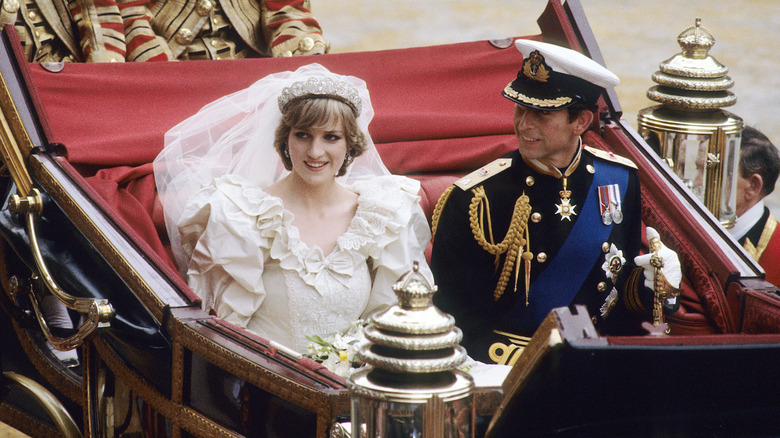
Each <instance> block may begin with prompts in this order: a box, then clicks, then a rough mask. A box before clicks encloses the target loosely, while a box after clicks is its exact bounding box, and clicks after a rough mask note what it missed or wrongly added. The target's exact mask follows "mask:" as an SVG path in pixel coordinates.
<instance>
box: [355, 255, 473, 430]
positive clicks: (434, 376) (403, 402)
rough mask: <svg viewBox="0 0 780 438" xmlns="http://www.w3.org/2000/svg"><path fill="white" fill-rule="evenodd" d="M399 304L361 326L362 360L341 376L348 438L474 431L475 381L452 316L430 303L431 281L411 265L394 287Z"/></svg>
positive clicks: (431, 295) (432, 291)
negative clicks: (347, 402)
mask: <svg viewBox="0 0 780 438" xmlns="http://www.w3.org/2000/svg"><path fill="white" fill-rule="evenodd" d="M393 290H394V291H395V293H396V295H397V296H398V301H399V302H398V304H397V305H394V306H392V307H390V308H389V309H387V310H385V311H380V312H379V313H377V314H375V315H374V316H373V318H372V322H371V323H370V324H369V325H368V326H366V328H365V332H364V334H365V337H366V340H367V341H366V342H365V343H364V344H363V345H362V346H361V348H360V350H359V353H358V354H359V356H360V358H361V359H362V360H363V362H365V363H366V364H368V365H369V366H367V367H365V368H362V369H360V370H358V371H356V372H355V373H354V374H352V376H350V378H349V379H348V380H347V386H348V387H349V389H350V393H351V403H352V413H351V422H352V437H353V438H362V437H371V438H375V437H399V438H400V437H419V436H423V437H452V438H460V437H473V436H474V422H475V420H476V416H475V412H476V411H475V405H474V395H473V393H474V381H473V379H472V378H471V376H469V375H468V374H467V373H465V372H463V371H460V370H458V369H456V368H457V367H458V365H460V364H461V363H463V361H464V360H465V359H466V350H465V349H464V348H463V347H461V346H460V345H459V343H460V340H461V339H462V337H463V333H462V332H461V331H460V329H459V328H457V327H456V326H455V319H454V318H453V317H452V316H451V315H448V314H445V313H443V312H441V311H440V310H439V309H437V308H436V307H435V306H433V304H432V303H431V298H432V297H433V294H434V293H435V292H436V287H435V286H433V287H431V285H430V284H429V283H428V281H427V280H426V279H425V277H423V276H422V275H421V274H420V273H419V267H418V265H417V263H415V265H414V268H413V270H412V271H411V272H408V273H407V274H405V275H404V276H403V277H401V279H400V280H398V282H397V283H396V284H395V285H394V286H393Z"/></svg>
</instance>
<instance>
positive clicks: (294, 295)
mask: <svg viewBox="0 0 780 438" xmlns="http://www.w3.org/2000/svg"><path fill="white" fill-rule="evenodd" d="M349 188H350V189H351V190H353V191H354V192H355V193H357V194H358V195H359V197H358V206H357V211H356V213H355V216H354V217H353V218H352V221H351V222H350V224H349V228H348V230H347V231H346V232H345V233H344V234H343V235H341V236H340V237H339V238H338V240H337V243H336V247H335V249H334V250H333V251H332V252H331V253H330V254H324V253H323V252H322V250H321V249H320V248H319V247H316V246H314V247H309V246H308V245H306V244H305V243H304V242H302V241H301V240H300V238H299V232H298V229H297V228H296V227H295V225H294V224H293V215H292V213H290V212H289V211H287V210H285V209H284V205H283V204H282V200H281V199H279V198H277V197H274V196H271V195H269V194H267V193H266V192H264V191H263V190H262V189H261V188H260V187H259V186H257V185H254V184H252V183H249V182H248V181H246V180H244V179H243V178H241V177H238V176H235V175H226V176H223V177H220V178H217V179H215V180H214V182H213V183H211V184H209V185H207V186H205V187H203V188H202V189H201V190H200V191H198V192H197V193H196V194H195V195H194V196H193V197H192V198H191V199H190V201H189V202H188V204H187V206H186V208H185V210H184V213H183V215H182V217H181V219H180V220H179V232H180V233H181V242H182V249H183V251H184V253H185V254H187V255H188V257H189V263H188V266H187V267H186V271H187V282H188V284H189V285H190V287H191V288H192V289H193V290H194V291H195V292H196V293H197V294H198V295H199V296H200V297H201V298H202V300H203V308H204V309H205V310H207V311H208V310H211V309H213V310H215V311H216V314H217V315H218V316H219V317H221V318H223V319H225V320H227V321H228V322H231V323H233V324H235V325H237V326H239V327H244V328H247V329H249V330H251V331H253V332H255V333H257V334H259V335H260V336H262V337H264V338H266V339H269V340H273V341H276V342H278V343H280V344H282V345H285V346H287V347H290V348H292V349H294V350H296V351H298V352H302V353H303V352H305V351H306V348H305V347H306V345H307V344H308V340H307V339H306V336H307V335H320V336H327V335H330V334H333V333H336V332H340V331H342V330H344V329H346V328H347V327H348V326H349V325H350V324H351V323H352V322H354V321H355V320H357V319H359V318H366V317H368V316H370V315H371V314H372V313H373V312H374V311H376V310H379V309H382V308H384V307H386V306H389V305H392V304H395V303H396V302H397V298H396V296H395V293H394V292H393V290H392V285H393V284H394V283H395V282H396V281H397V280H398V279H399V278H400V277H401V276H402V275H403V274H404V273H406V272H407V271H409V270H410V269H411V268H412V264H413V262H415V261H418V262H419V264H420V272H422V273H423V274H424V275H425V276H426V278H427V279H428V281H430V282H431V284H433V277H432V275H431V273H430V270H429V268H428V265H427V263H426V262H425V258H424V257H425V256H424V251H425V248H426V246H427V245H428V242H429V240H430V237H431V236H430V230H429V228H428V223H427V221H426V219H425V216H424V215H423V212H422V208H421V207H420V205H419V202H418V201H419V197H418V196H417V192H418V190H419V183H418V182H417V181H415V180H412V179H409V178H406V177H401V176H394V175H387V176H379V177H375V178H371V179H366V180H362V181H358V182H355V183H353V184H352V185H351V186H349Z"/></svg>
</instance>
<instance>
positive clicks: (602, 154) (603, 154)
mask: <svg viewBox="0 0 780 438" xmlns="http://www.w3.org/2000/svg"><path fill="white" fill-rule="evenodd" d="M585 150H586V151H588V152H590V153H591V154H593V155H595V156H596V157H598V158H601V159H602V160H607V161H611V162H613V163H618V164H622V165H624V166H627V167H631V168H634V169H636V168H637V167H636V164H634V162H633V161H631V160H630V159H628V158H626V157H622V156H620V155H615V154H613V153H612V152H607V151H605V150H603V149H596V148H593V147H590V146H585Z"/></svg>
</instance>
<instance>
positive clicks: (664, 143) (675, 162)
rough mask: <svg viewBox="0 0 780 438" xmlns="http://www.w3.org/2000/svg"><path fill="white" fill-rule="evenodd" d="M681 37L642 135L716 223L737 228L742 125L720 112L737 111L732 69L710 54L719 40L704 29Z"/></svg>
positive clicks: (653, 92)
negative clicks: (735, 224)
mask: <svg viewBox="0 0 780 438" xmlns="http://www.w3.org/2000/svg"><path fill="white" fill-rule="evenodd" d="M695 23H696V24H695V25H694V26H690V27H688V28H686V29H685V30H683V31H682V32H681V33H680V35H679V36H678V37H677V42H678V43H679V44H680V47H681V48H682V53H678V54H677V55H675V56H673V57H671V58H669V59H667V60H666V61H664V62H662V63H661V64H660V71H657V72H655V73H654V74H653V76H652V79H653V81H654V82H656V83H657V84H658V85H656V86H653V87H652V88H650V89H649V90H648V91H647V97H648V98H649V99H650V100H653V101H656V102H660V103H661V105H656V106H653V107H650V108H645V109H643V110H641V111H640V112H639V116H638V119H639V121H638V128H639V133H640V135H642V137H644V139H645V140H646V141H647V142H648V144H649V145H650V146H652V147H653V148H654V149H655V151H656V152H657V153H658V154H659V155H660V156H661V158H662V159H663V160H664V161H665V162H666V163H667V164H668V165H669V166H670V167H671V168H672V170H673V172H674V173H675V174H676V175H677V176H678V177H680V179H682V181H683V183H684V184H685V185H686V186H687V187H688V188H689V189H690V190H691V191H692V192H693V194H694V195H695V196H696V197H697V198H698V199H699V200H700V201H701V202H702V203H703V204H704V206H705V207H706V208H707V209H708V210H709V211H710V212H711V213H712V214H713V216H715V218H717V219H718V220H719V221H720V223H721V224H722V225H723V226H724V227H726V228H731V227H733V226H734V223H735V222H736V200H737V199H736V184H737V173H738V166H739V149H740V141H741V136H742V127H743V122H742V119H741V118H739V117H737V116H736V115H734V114H731V113H729V112H727V111H724V110H722V109H721V108H723V107H726V106H730V105H734V104H735V103H736V101H737V97H736V96H735V95H734V94H733V93H732V92H730V91H728V89H729V88H731V87H732V86H733V85H734V81H733V80H732V79H731V78H730V77H729V76H727V73H728V68H727V67H726V66H724V65H723V64H721V63H719V62H718V61H716V60H715V59H714V58H713V57H712V56H710V55H709V54H708V52H709V50H710V48H712V46H713V45H714V44H715V38H714V37H713V36H712V34H711V33H710V32H709V31H708V30H707V29H706V28H705V27H703V26H702V25H701V19H700V18H697V19H696V22H695Z"/></svg>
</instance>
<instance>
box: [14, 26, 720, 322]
mask: <svg viewBox="0 0 780 438" xmlns="http://www.w3.org/2000/svg"><path fill="white" fill-rule="evenodd" d="M520 61H521V58H520V54H519V52H518V51H517V50H515V49H514V48H513V47H510V48H506V49H499V48H496V47H493V46H492V45H491V44H490V43H488V42H487V41H479V42H473V43H461V44H452V45H445V46H435V47H422V48H414V49H404V50H388V51H378V52H362V53H345V54H334V55H323V56H316V57H302V58H266V59H251V60H237V61H220V62H209V61H192V62H187V63H175V62H171V63H129V64H121V65H120V64H68V65H66V66H65V68H64V69H63V70H62V71H61V72H56V73H55V72H50V71H47V70H46V69H45V68H43V66H41V65H39V64H31V65H29V67H30V68H29V71H27V72H25V73H26V74H28V75H29V77H27V81H28V86H29V88H30V92H31V94H32V98H33V101H34V103H35V104H36V107H37V108H38V109H39V112H40V116H41V119H42V123H43V128H44V131H45V135H46V137H47V140H48V142H49V143H53V144H59V145H61V146H62V150H63V151H64V154H65V156H66V159H65V163H64V166H65V167H66V168H70V169H71V170H72V174H73V176H74V178H75V179H77V180H80V181H81V183H82V186H83V187H84V188H85V190H87V191H89V192H91V193H92V195H93V197H94V198H95V199H96V201H97V202H98V203H99V204H100V205H101V206H102V207H103V208H104V209H105V211H106V212H107V213H108V214H109V215H110V216H111V217H113V218H114V219H115V220H116V221H117V222H118V223H119V224H120V225H121V226H122V228H123V229H124V230H125V231H126V232H127V234H128V235H129V236H130V237H131V239H133V240H134V241H136V242H137V243H138V244H139V246H140V247H141V248H142V249H145V250H146V251H147V252H148V253H149V256H150V257H151V258H153V259H155V260H156V261H157V262H158V263H159V264H160V265H161V266H165V269H166V270H168V272H172V273H175V272H176V271H175V268H174V266H173V262H172V259H171V257H170V255H169V251H168V247H167V237H166V236H167V233H166V232H165V228H164V225H163V220H162V217H163V216H162V210H161V207H160V204H159V202H158V200H157V198H156V193H155V188H154V187H155V186H154V181H153V176H152V166H151V164H150V163H151V161H152V160H153V159H154V157H155V156H156V155H157V154H158V153H159V152H160V150H161V149H162V147H163V143H164V142H163V136H164V134H165V132H166V131H167V130H168V129H170V128H171V127H173V126H174V125H176V124H178V123H179V122H180V121H182V120H184V119H185V118H187V117H189V116H191V115H193V114H194V113H196V112H197V111H198V110H199V109H200V108H201V107H203V106H204V105H206V104H207V103H209V102H211V101H213V100H215V99H217V98H219V97H221V96H224V95H226V94H229V93H232V92H234V91H237V90H240V89H243V88H245V87H247V86H249V85H250V84H252V83H254V82H255V81H256V80H258V79H260V78H262V77H263V76H265V75H267V74H269V73H273V72H278V71H285V70H294V69H296V68H297V67H298V66H300V65H302V64H306V63H311V62H318V63H320V64H322V65H324V66H326V67H327V68H329V69H330V70H332V71H334V72H336V73H340V74H350V75H354V76H357V77H360V78H362V79H364V80H365V81H366V83H367V84H368V87H369V90H370V91H371V96H372V102H373V104H374V108H375V111H376V115H375V117H374V120H373V121H372V123H371V125H370V127H369V130H370V133H371V135H372V137H373V138H374V141H375V143H376V144H377V148H378V149H379V152H380V154H381V156H382V158H383V160H384V162H385V164H386V165H387V167H388V168H389V169H390V171H391V172H393V173H396V174H402V175H407V176H410V177H412V178H416V179H418V180H420V181H421V183H422V189H421V191H420V195H421V197H422V201H421V202H422V206H423V208H424V210H425V212H426V213H427V215H428V218H429V219H430V216H431V212H432V210H433V207H434V205H435V204H436V201H437V199H438V197H439V195H440V194H441V193H442V192H443V191H444V189H445V188H446V187H448V186H450V184H451V183H452V181H453V180H454V179H456V178H457V177H458V176H460V175H463V174H464V173H466V172H469V171H471V170H473V169H475V168H477V167H479V166H481V165H483V164H485V163H487V162H489V161H491V160H493V159H495V158H498V157H500V156H503V155H505V154H506V153H508V152H510V151H512V150H513V149H514V148H515V147H516V140H515V138H514V134H513V129H512V124H511V114H512V103H511V102H510V101H509V100H507V99H505V98H503V97H502V96H501V94H500V92H501V90H502V89H503V88H504V87H505V86H506V84H507V83H508V81H510V80H511V79H512V78H513V77H514V76H515V75H516V74H517V66H518V65H519V63H520ZM73 108H79V111H74V110H73ZM586 134H587V135H586V136H585V142H586V143H588V144H590V145H591V146H595V147H600V148H604V149H607V150H612V151H614V152H616V153H618V154H621V155H625V156H629V157H630V158H632V159H634V160H635V161H636V162H637V163H639V164H640V178H641V182H642V184H643V218H644V219H645V220H646V221H647V222H648V223H649V224H653V225H654V226H656V227H660V228H661V229H660V230H659V231H661V232H662V235H667V236H670V241H669V245H670V246H671V247H672V248H674V249H676V250H679V251H680V254H681V257H682V259H683V263H684V264H685V265H686V270H685V272H686V274H687V276H688V278H687V280H688V281H687V282H686V283H685V284H686V285H688V286H689V287H686V289H685V295H684V300H683V311H681V312H680V313H679V314H678V315H676V317H679V318H678V319H679V321H675V320H673V321H670V322H673V323H675V324H676V325H677V326H679V327H680V328H681V329H682V332H684V333H689V332H690V333H694V332H695V333H714V332H730V331H733V330H734V327H735V326H734V322H733V320H732V317H731V316H730V315H729V312H728V306H727V305H726V300H725V295H724V290H723V285H722V284H725V280H724V279H725V278H727V277H728V276H729V275H730V272H731V270H732V268H733V267H732V266H730V264H729V263H728V262H727V261H724V260H722V256H721V255H719V254H718V253H712V254H710V253H706V252H702V251H700V247H699V246H700V244H701V242H705V241H706V240H707V239H706V237H703V236H704V234H702V233H703V231H702V230H701V229H700V228H697V227H696V226H695V225H693V224H691V223H688V221H686V216H685V214H689V213H685V208H684V207H682V206H677V207H676V209H672V210H670V209H669V208H668V207H669V206H668V205H665V203H668V202H669V200H670V199H672V198H673V197H672V196H669V194H668V193H666V192H665V190H669V189H668V188H667V187H666V185H665V184H664V183H663V182H662V181H661V180H660V177H658V175H656V174H655V171H654V170H652V168H651V167H648V166H647V164H646V163H644V164H643V160H644V159H643V158H642V157H641V156H640V155H639V154H638V152H637V151H636V150H635V145H634V144H633V143H632V142H631V141H630V140H629V139H628V137H627V136H626V134H625V133H624V132H623V131H621V130H620V129H619V128H618V127H617V126H616V125H608V126H604V127H599V126H594V129H593V130H591V131H588V132H587V133H586ZM642 166H645V167H644V168H643V167H642ZM674 211H677V212H678V213H676V214H675V213H674ZM669 212H672V213H673V214H675V216H669V217H667V215H668V214H669ZM680 212H683V213H682V214H680ZM666 219H670V220H666ZM704 233H706V232H704ZM718 257H720V258H718ZM709 266H717V267H718V272H716V274H717V276H713V275H711V273H709V272H708V269H710V268H709ZM173 275H175V274H173ZM721 280H722V281H721ZM176 281H181V279H180V278H179V279H177V280H176ZM185 287H186V286H185ZM678 323H679V324H678Z"/></svg>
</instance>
